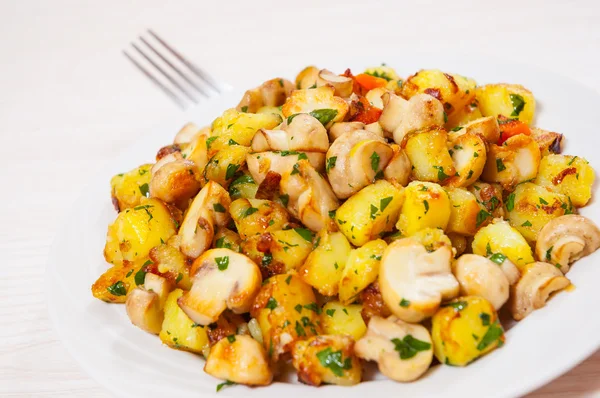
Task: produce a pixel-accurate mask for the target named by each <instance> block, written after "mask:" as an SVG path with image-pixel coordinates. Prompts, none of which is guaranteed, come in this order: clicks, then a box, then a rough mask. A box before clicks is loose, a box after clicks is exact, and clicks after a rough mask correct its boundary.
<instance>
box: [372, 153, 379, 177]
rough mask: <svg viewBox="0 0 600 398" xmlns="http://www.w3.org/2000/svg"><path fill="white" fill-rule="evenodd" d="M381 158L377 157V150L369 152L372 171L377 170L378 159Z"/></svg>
mask: <svg viewBox="0 0 600 398" xmlns="http://www.w3.org/2000/svg"><path fill="white" fill-rule="evenodd" d="M380 160H381V158H380V157H379V155H378V154H377V152H373V153H372V154H371V168H372V169H373V171H375V172H376V171H377V170H379V161H380Z"/></svg>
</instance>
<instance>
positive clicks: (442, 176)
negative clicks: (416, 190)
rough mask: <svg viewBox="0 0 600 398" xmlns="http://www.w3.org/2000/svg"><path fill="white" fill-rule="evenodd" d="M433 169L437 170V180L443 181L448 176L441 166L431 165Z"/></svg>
mask: <svg viewBox="0 0 600 398" xmlns="http://www.w3.org/2000/svg"><path fill="white" fill-rule="evenodd" d="M433 168H434V169H437V171H438V180H440V181H444V180H445V179H446V178H448V177H450V176H449V175H448V174H446V173H444V167H442V166H433Z"/></svg>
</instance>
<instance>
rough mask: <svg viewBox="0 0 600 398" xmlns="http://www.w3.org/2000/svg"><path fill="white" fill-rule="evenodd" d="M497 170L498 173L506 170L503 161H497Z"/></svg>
mask: <svg viewBox="0 0 600 398" xmlns="http://www.w3.org/2000/svg"><path fill="white" fill-rule="evenodd" d="M496 170H498V173H500V172H501V171H504V170H506V166H505V165H504V163H503V162H502V159H496Z"/></svg>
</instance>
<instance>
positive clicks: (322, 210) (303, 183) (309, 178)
mask: <svg viewBox="0 0 600 398" xmlns="http://www.w3.org/2000/svg"><path fill="white" fill-rule="evenodd" d="M279 187H280V191H281V193H282V194H284V195H288V198H289V199H288V205H287V209H288V211H289V212H290V213H292V215H293V216H294V217H296V218H298V219H299V220H300V221H302V223H303V224H304V225H306V226H307V227H308V228H309V229H311V230H313V231H316V232H318V231H321V230H323V229H327V230H329V229H330V228H333V220H332V219H331V218H330V217H329V212H330V211H332V210H335V209H337V208H338V207H339V205H340V204H339V201H338V199H337V197H336V196H335V194H334V193H333V191H332V189H331V186H330V185H329V183H328V182H327V180H326V179H325V177H323V176H322V175H321V174H319V173H318V172H317V171H316V170H315V169H314V168H313V167H312V166H311V165H310V163H309V162H308V161H307V160H299V161H298V162H297V163H296V164H295V165H294V166H293V168H292V170H291V171H290V172H288V173H285V174H284V175H282V177H281V182H280V183H279Z"/></svg>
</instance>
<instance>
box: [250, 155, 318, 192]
mask: <svg viewBox="0 0 600 398" xmlns="http://www.w3.org/2000/svg"><path fill="white" fill-rule="evenodd" d="M302 153H304V154H305V155H306V157H307V158H308V161H309V162H310V165H311V166H312V167H313V168H314V169H315V170H317V171H325V154H324V153H318V152H302ZM298 157H299V155H297V154H285V156H284V154H282V153H281V152H258V153H250V154H248V155H246V164H247V165H248V171H249V172H250V174H251V175H252V179H253V180H254V182H256V183H257V184H258V185H260V184H261V183H262V182H263V181H264V179H265V178H266V177H267V174H268V173H269V171H271V172H273V173H277V174H279V175H284V174H285V173H289V172H290V171H292V168H293V167H294V165H295V164H296V163H298V160H299V159H298Z"/></svg>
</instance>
